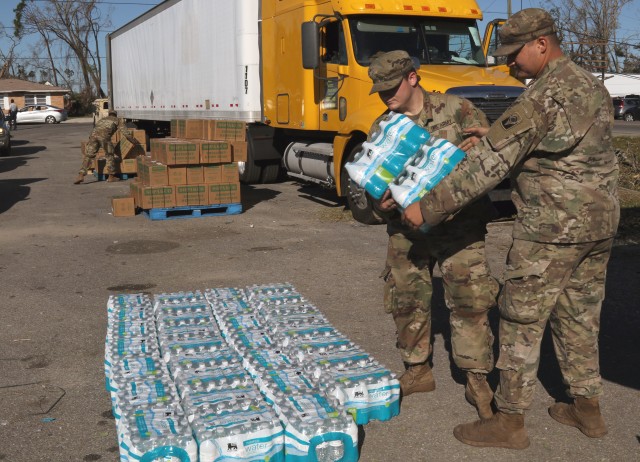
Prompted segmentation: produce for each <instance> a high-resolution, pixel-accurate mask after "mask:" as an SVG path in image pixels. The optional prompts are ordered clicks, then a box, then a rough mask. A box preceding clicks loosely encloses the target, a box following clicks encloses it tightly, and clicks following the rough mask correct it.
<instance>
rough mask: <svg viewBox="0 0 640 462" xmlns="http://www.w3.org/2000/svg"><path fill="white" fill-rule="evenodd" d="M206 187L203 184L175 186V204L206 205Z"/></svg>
mask: <svg viewBox="0 0 640 462" xmlns="http://www.w3.org/2000/svg"><path fill="white" fill-rule="evenodd" d="M206 204H207V187H206V186H205V185H203V184H193V185H182V186H176V206H178V207H179V206H184V205H206Z"/></svg>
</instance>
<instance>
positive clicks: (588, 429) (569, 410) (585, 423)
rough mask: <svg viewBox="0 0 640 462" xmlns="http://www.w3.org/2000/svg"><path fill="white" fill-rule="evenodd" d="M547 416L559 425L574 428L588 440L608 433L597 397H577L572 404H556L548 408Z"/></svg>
mask: <svg viewBox="0 0 640 462" xmlns="http://www.w3.org/2000/svg"><path fill="white" fill-rule="evenodd" d="M549 415H550V416H551V417H553V419H554V420H557V421H558V422H560V423H561V424H564V425H570V426H572V427H576V428H577V429H578V430H580V431H581V432H582V433H584V434H585V435H587V436H588V437H589V438H600V437H602V436H604V435H606V434H607V432H608V430H607V425H606V424H605V423H604V419H603V418H602V414H600V403H599V401H598V398H597V397H594V398H584V397H582V396H578V397H577V398H576V399H575V400H573V404H566V403H556V404H554V405H553V406H551V407H550V408H549Z"/></svg>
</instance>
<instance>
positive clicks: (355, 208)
mask: <svg viewBox="0 0 640 462" xmlns="http://www.w3.org/2000/svg"><path fill="white" fill-rule="evenodd" d="M361 149H362V143H358V144H357V145H356V146H355V147H354V148H353V149H352V150H351V153H349V157H348V158H347V162H352V161H353V159H354V157H355V155H356V154H357V153H358V152H360V150H361ZM341 176H342V178H341V181H342V190H343V191H345V194H346V196H347V205H348V206H349V210H351V215H353V219H354V220H356V221H358V222H360V223H363V224H365V225H376V224H380V223H382V222H383V221H382V220H381V219H380V218H378V217H377V216H376V215H375V214H374V213H373V204H372V200H373V199H372V198H371V196H369V193H367V192H366V191H365V190H364V189H363V188H361V187H359V186H358V185H356V184H355V183H354V182H353V181H351V180H350V179H349V174H348V173H347V169H346V168H344V167H342V172H341Z"/></svg>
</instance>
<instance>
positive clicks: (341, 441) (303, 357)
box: [105, 124, 415, 462]
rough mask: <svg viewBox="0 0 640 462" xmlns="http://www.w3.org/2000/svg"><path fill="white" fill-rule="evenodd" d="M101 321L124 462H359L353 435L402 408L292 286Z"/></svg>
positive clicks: (392, 381)
mask: <svg viewBox="0 0 640 462" xmlns="http://www.w3.org/2000/svg"><path fill="white" fill-rule="evenodd" d="M387 125H389V124H387ZM400 128H401V127H395V128H394V127H393V126H391V127H388V128H387V132H392V131H393V130H399V129H400ZM405 128H406V127H405ZM389 139H393V137H392V136H391V137H390V138H389ZM379 142H380V143H382V142H383V140H379ZM413 147H415V146H413ZM413 147H412V148H411V149H413ZM107 318H108V327H107V335H106V344H105V375H106V388H107V390H108V391H109V393H110V395H111V403H112V409H113V414H114V416H115V417H116V429H117V433H118V440H119V447H120V460H121V462H133V461H142V462H151V461H155V460H162V461H164V462H178V461H180V462H185V461H189V462H198V461H200V462H230V461H259V460H260V461H262V460H268V461H271V462H279V461H283V462H291V461H293V462H297V461H309V462H336V461H341V462H351V461H357V460H358V429H357V425H361V424H366V423H367V422H369V421H370V420H372V419H376V420H381V421H384V420H388V419H391V418H392V417H394V416H396V415H397V414H398V413H399V410H400V408H399V398H400V386H399V383H398V380H397V379H396V377H395V376H394V374H392V373H391V372H390V371H389V370H388V369H386V368H385V367H384V366H382V365H381V364H379V363H378V362H377V361H375V359H373V358H372V357H371V356H369V355H368V354H367V353H366V352H365V351H364V350H362V349H361V348H360V347H358V346H357V345H355V344H354V343H353V342H351V341H350V340H349V339H348V338H346V337H345V336H344V335H343V334H341V333H340V332H339V331H338V330H336V329H335V328H334V327H333V326H332V325H331V324H330V323H329V321H328V320H327V319H326V318H325V317H324V316H323V315H322V313H321V312H320V310H318V308H316V307H315V306H314V305H312V304H310V303H309V302H308V301H307V300H305V299H304V297H302V295H300V294H299V293H298V292H297V291H296V289H295V288H294V287H292V286H291V285H290V284H287V283H284V284H281V283H279V284H270V285H254V286H249V287H246V288H244V289H239V288H217V289H207V290H206V291H204V292H201V291H191V292H177V293H163V294H159V295H156V296H154V297H153V298H151V297H148V296H146V295H143V294H134V295H118V296H112V297H110V298H109V301H108V303H107Z"/></svg>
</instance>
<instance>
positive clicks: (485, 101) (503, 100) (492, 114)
mask: <svg viewBox="0 0 640 462" xmlns="http://www.w3.org/2000/svg"><path fill="white" fill-rule="evenodd" d="M523 91H524V88H523V87H502V86H500V87H490V86H478V87H456V88H451V89H449V90H448V91H447V93H451V94H453V95H456V96H460V97H462V98H466V99H468V100H469V101H471V102H472V103H473V104H474V105H475V106H476V107H477V108H478V109H480V110H481V111H482V112H484V113H485V115H486V116H487V118H488V119H489V122H490V123H493V122H495V121H496V119H498V118H499V117H500V116H501V115H502V114H503V113H504V111H506V110H507V108H508V107H509V106H511V104H513V102H514V101H515V100H516V99H517V98H518V96H520V94H521V93H522V92H523Z"/></svg>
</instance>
